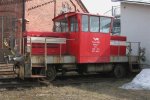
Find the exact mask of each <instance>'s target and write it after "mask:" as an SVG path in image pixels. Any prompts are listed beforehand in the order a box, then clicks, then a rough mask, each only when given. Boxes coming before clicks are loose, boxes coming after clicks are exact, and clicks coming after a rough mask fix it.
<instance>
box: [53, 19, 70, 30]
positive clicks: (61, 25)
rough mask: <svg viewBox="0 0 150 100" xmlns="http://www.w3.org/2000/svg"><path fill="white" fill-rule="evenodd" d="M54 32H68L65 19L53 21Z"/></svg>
mask: <svg viewBox="0 0 150 100" xmlns="http://www.w3.org/2000/svg"><path fill="white" fill-rule="evenodd" d="M55 31H56V32H68V21H67V20H66V19H64V20H60V21H57V22H55Z"/></svg>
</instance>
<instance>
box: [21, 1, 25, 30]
mask: <svg viewBox="0 0 150 100" xmlns="http://www.w3.org/2000/svg"><path fill="white" fill-rule="evenodd" d="M22 2H23V3H22V32H25V31H26V22H25V0H22Z"/></svg>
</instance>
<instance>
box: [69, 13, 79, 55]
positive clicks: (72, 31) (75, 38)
mask: <svg viewBox="0 0 150 100" xmlns="http://www.w3.org/2000/svg"><path fill="white" fill-rule="evenodd" d="M78 23H79V22H78V17H77V15H74V16H71V17H69V35H68V49H69V54H70V55H73V56H75V57H76V58H77V56H78V53H79V52H78V51H79V24H78Z"/></svg>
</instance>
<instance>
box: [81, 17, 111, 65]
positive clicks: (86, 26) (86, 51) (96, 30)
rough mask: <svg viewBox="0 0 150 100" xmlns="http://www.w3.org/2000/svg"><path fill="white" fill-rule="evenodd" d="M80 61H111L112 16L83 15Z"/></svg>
mask: <svg viewBox="0 0 150 100" xmlns="http://www.w3.org/2000/svg"><path fill="white" fill-rule="evenodd" d="M81 26H82V31H81V33H80V58H79V63H107V62H109V61H110V30H111V28H110V27H111V18H106V17H101V16H96V15H82V25H81Z"/></svg>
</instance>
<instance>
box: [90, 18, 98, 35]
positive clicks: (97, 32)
mask: <svg viewBox="0 0 150 100" xmlns="http://www.w3.org/2000/svg"><path fill="white" fill-rule="evenodd" d="M91 17H98V21H99V29H98V32H92V31H91ZM89 26H90V28H89V32H92V33H100V16H94V15H89Z"/></svg>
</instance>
